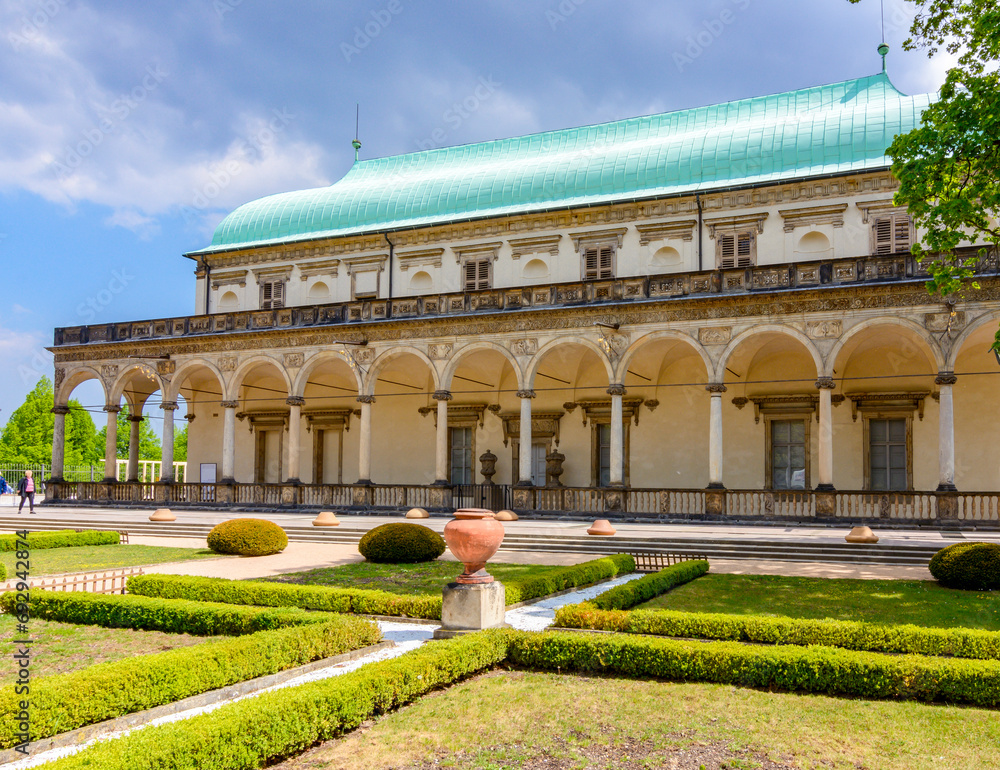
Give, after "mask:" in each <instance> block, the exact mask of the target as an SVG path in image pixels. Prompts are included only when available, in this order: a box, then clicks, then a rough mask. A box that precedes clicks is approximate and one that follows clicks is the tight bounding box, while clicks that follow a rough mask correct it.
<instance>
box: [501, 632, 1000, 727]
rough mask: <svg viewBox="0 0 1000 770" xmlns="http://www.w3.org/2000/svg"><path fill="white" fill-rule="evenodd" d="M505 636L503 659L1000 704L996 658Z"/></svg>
mask: <svg viewBox="0 0 1000 770" xmlns="http://www.w3.org/2000/svg"><path fill="white" fill-rule="evenodd" d="M508 633H509V632H508ZM509 638H510V647H509V651H508V658H507V660H508V662H509V663H513V664H515V665H517V666H522V667H525V668H529V669H532V670H549V671H552V670H554V671H560V672H562V671H574V672H584V673H600V674H612V675H615V676H624V677H628V678H631V679H643V678H647V677H654V678H657V679H667V680H670V681H675V682H716V683H719V684H731V685H738V686H740V687H755V688H759V689H767V690H785V691H789V692H812V693H824V694H828V695H845V696H850V697H857V698H869V699H887V698H894V699H902V700H921V701H946V702H950V703H968V704H972V705H975V706H982V707H987V708H995V707H997V706H1000V663H998V662H996V661H985V660H961V659H957V658H928V657H923V656H920V655H878V654H873V653H870V652H855V651H853V650H838V649H834V648H830V647H785V646H779V647H758V646H753V645H746V644H740V643H738V642H683V641H677V640H673V639H656V638H650V637H640V636H624V635H608V636H604V635H600V636H595V635H591V634H573V633H565V632H564V633H552V632H549V633H536V634H528V633H523V632H522V633H514V634H510V636H509Z"/></svg>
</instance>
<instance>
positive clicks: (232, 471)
mask: <svg viewBox="0 0 1000 770" xmlns="http://www.w3.org/2000/svg"><path fill="white" fill-rule="evenodd" d="M239 405H240V402H239V401H223V402H222V408H223V409H224V410H225V411H224V412H223V413H222V414H223V418H222V478H221V479H220V481H221V482H222V483H223V484H235V483H236V409H237V407H239Z"/></svg>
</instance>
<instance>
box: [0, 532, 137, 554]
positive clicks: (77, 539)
mask: <svg viewBox="0 0 1000 770" xmlns="http://www.w3.org/2000/svg"><path fill="white" fill-rule="evenodd" d="M18 539H19V538H18V537H17V535H0V551H16V550H17V541H18ZM119 540H120V537H119V535H118V533H117V532H101V531H99V530H96V529H89V530H86V531H84V532H77V531H75V530H72V529H60V530H57V531H55V532H29V533H28V545H29V547H30V548H31V549H32V550H36V551H40V550H43V549H45V548H73V547H77V546H81V545H118V543H119Z"/></svg>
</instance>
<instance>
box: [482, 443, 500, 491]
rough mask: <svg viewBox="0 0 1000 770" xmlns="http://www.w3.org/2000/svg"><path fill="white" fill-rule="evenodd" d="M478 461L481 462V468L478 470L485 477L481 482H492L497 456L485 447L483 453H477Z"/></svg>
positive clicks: (495, 470)
mask: <svg viewBox="0 0 1000 770" xmlns="http://www.w3.org/2000/svg"><path fill="white" fill-rule="evenodd" d="M479 462H481V463H482V464H483V467H482V470H480V473H482V474H483V478H484V479H485V481H484V482H483V483H484V484H492V483H493V476H494V475H496V472H497V456H496V455H495V454H493V452H491V451H490V450H489V449H487V450H486V451H485V452H484V453H483V454H481V455H479Z"/></svg>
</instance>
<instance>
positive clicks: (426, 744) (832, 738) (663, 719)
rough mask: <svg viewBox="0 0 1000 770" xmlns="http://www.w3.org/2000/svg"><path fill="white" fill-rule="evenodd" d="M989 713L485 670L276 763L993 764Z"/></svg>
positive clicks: (373, 768)
mask: <svg viewBox="0 0 1000 770" xmlns="http://www.w3.org/2000/svg"><path fill="white" fill-rule="evenodd" d="M998 745H1000V719H997V715H996V712H994V711H987V710H982V709H969V708H961V709H960V708H953V707H947V706H930V705H926V704H921V703H913V702H891V701H879V702H870V701H852V700H845V699H838V698H831V697H826V696H813V695H809V696H802V695H790V694H787V693H767V692H758V691H755V690H746V689H739V688H735V687H730V686H727V685H710V684H672V683H664V682H649V681H644V682H643V681H633V680H621V679H600V678H590V677H582V676H567V675H558V674H543V673H524V672H504V673H493V674H487V675H484V676H481V677H478V678H475V679H472V680H469V681H468V682H465V683H462V684H460V685H456V686H454V687H451V688H449V689H447V690H445V691H442V692H439V693H435V694H431V695H429V696H426V697H424V698H422V699H421V700H420V701H418V702H417V703H415V704H414V705H412V706H409V707H406V708H404V709H401V710H399V711H397V712H395V713H392V714H389V715H387V716H385V717H383V718H381V719H379V720H378V721H377V722H375V723H374V724H369V725H366V726H363V727H362V729H360V730H357V731H355V732H353V733H351V734H350V735H348V736H345V737H344V738H342V739H340V740H337V741H330V742H328V743H325V744H321V745H320V746H318V747H316V748H314V749H311V750H309V751H308V752H306V753H305V754H303V755H300V756H299V757H296V758H293V759H290V760H287V761H286V762H284V763H282V764H280V765H276V766H274V767H273V768H272V770H306V769H307V768H308V770H320V769H321V768H330V769H331V770H332V768H338V770H362V768H364V769H365V770H388V768H402V767H406V768H430V767H442V768H463V769H467V770H473V769H474V768H475V769H476V770H499V768H542V767H545V768H567V769H568V768H574V770H575V769H576V768H601V770H604V769H605V768H614V769H615V770H625V769H626V768H628V769H629V770H631V769H632V768H698V767H699V766H703V767H704V768H706V770H716V769H717V768H721V767H726V768H786V767H791V768H803V769H807V768H808V769H812V768H820V767H822V768H839V769H843V770H846V769H847V768H852V769H853V768H861V767H864V768H879V769H880V770H924V769H926V770H931V768H933V769H934V770H940V768H992V767H996V747H997V746H998Z"/></svg>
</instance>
